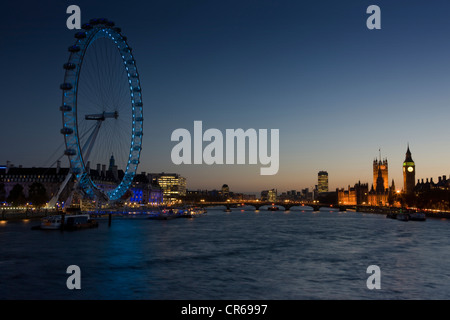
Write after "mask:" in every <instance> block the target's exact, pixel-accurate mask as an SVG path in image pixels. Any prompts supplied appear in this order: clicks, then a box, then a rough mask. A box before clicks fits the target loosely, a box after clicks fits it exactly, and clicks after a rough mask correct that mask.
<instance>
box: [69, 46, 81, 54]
mask: <svg viewBox="0 0 450 320" xmlns="http://www.w3.org/2000/svg"><path fill="white" fill-rule="evenodd" d="M69 51H70V52H78V51H80V47H79V46H77V45H74V46H70V47H69Z"/></svg>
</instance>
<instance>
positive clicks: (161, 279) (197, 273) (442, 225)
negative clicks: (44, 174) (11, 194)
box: [0, 210, 450, 300]
mask: <svg viewBox="0 0 450 320" xmlns="http://www.w3.org/2000/svg"><path fill="white" fill-rule="evenodd" d="M37 224H38V221H28V222H26V221H16V222H11V221H9V222H7V223H3V224H0V244H1V247H0V299H89V300H90V299H108V300H109V299H133V300H137V299H152V300H153V299H164V300H172V299H177V300H178V299H214V300H218V299H258V300H259V299H271V300H272V299H273V300H280V299H283V300H285V299H288V300H290V299H450V237H449V235H450V221H448V220H437V219H428V220H427V221H425V222H415V221H409V222H402V221H397V220H391V219H386V218H385V217H384V216H382V215H375V214H363V213H355V212H341V213H338V212H269V211H260V212H258V211H257V212H239V211H237V212H230V213H226V212H223V211H222V210H217V211H216V210H209V211H208V213H207V215H205V216H202V217H199V218H195V219H175V220H170V221H157V220H148V219H143V218H113V220H112V224H111V226H108V221H107V220H106V219H105V220H99V227H98V228H96V229H86V230H79V231H72V232H70V231H64V232H61V231H43V230H31V227H32V226H34V225H37ZM70 265H77V266H78V267H79V268H80V271H81V277H80V283H81V289H80V290H76V289H74V290H69V289H68V288H67V286H66V280H67V279H68V277H69V276H70V274H68V273H67V272H66V271H67V267H68V266H70ZM370 265H376V266H378V267H379V268H380V275H381V277H380V278H379V280H380V282H379V283H380V284H381V288H380V289H373V290H370V289H369V288H368V287H367V284H366V283H367V279H368V278H369V276H370V275H371V274H369V273H367V268H368V267H369V266H370Z"/></svg>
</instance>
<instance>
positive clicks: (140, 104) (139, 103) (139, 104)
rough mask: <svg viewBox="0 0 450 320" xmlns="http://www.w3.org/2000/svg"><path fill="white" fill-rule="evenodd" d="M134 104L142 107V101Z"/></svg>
mask: <svg viewBox="0 0 450 320" xmlns="http://www.w3.org/2000/svg"><path fill="white" fill-rule="evenodd" d="M134 105H135V106H136V107H142V102H136V103H135V104H134Z"/></svg>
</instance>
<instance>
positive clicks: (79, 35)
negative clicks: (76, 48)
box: [75, 32, 86, 39]
mask: <svg viewBox="0 0 450 320" xmlns="http://www.w3.org/2000/svg"><path fill="white" fill-rule="evenodd" d="M75 38H77V39H84V38H86V32H77V33H75Z"/></svg>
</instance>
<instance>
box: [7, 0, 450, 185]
mask: <svg viewBox="0 0 450 320" xmlns="http://www.w3.org/2000/svg"><path fill="white" fill-rule="evenodd" d="M71 4H76V5H78V6H80V8H81V17H82V21H83V22H87V21H89V19H91V18H97V17H106V18H108V19H110V20H113V21H114V22H115V23H116V25H118V26H120V27H121V28H122V33H123V34H124V35H126V36H127V37H128V43H129V44H130V46H131V47H133V54H134V57H135V59H136V61H137V67H138V69H139V72H140V78H141V84H142V94H143V101H144V138H143V151H142V154H141V164H140V167H139V170H138V171H146V172H162V171H164V172H177V173H180V174H182V175H183V176H185V177H186V178H187V182H188V189H199V188H201V189H214V188H220V187H221V186H222V184H224V183H227V184H228V185H229V186H230V189H231V191H236V192H260V191H261V190H263V189H269V188H277V189H278V191H279V192H281V191H285V190H290V189H296V190H300V189H301V188H305V187H309V188H312V187H313V186H314V185H315V184H317V173H318V171H320V170H326V171H328V174H329V183H330V189H331V190H334V189H335V188H337V187H339V188H340V187H347V185H349V184H350V185H353V184H354V183H355V182H357V181H358V180H361V182H369V183H371V181H372V161H373V159H374V158H375V157H377V156H378V149H379V148H381V152H382V157H383V158H384V157H387V158H388V161H389V180H391V179H394V180H395V183H396V187H397V188H401V187H402V171H401V170H402V161H403V159H404V157H405V152H406V147H407V143H408V142H409V144H410V149H411V152H412V157H413V159H414V161H415V162H416V170H417V173H416V178H428V177H433V178H434V180H437V178H438V176H440V175H447V176H450V168H449V165H448V164H449V163H448V162H449V160H448V159H450V149H449V142H448V137H449V136H450V126H449V120H450V90H449V89H450V21H449V19H448V12H450V3H449V2H448V1H447V0H434V1H432V2H431V1H424V0H421V1H414V0H408V1H400V0H397V1H381V0H377V1H365V0H344V1H332V0H329V1H325V0H316V1H302V0H292V1H288V0H277V1H275V0H273V1H269V0H258V1H256V0H239V1H237V0H227V1H211V0H210V1H196V0H179V1H175V0H161V1H151V0H149V1H70V2H69V1H52V2H50V1H39V2H36V1H33V2H32V1H21V2H17V1H16V2H13V1H11V2H9V3H2V9H1V13H0V30H1V31H0V32H1V38H0V39H1V41H2V45H1V49H2V50H1V51H0V57H1V59H0V70H1V71H2V72H1V75H0V108H1V117H0V134H1V140H0V141H1V147H0V165H3V164H5V163H6V161H7V160H9V161H11V162H12V163H14V164H15V165H20V164H21V165H23V166H37V167H39V166H48V165H50V164H51V162H52V160H55V159H56V158H57V157H58V155H59V154H58V152H62V149H61V148H60V147H61V145H62V143H63V137H62V135H61V134H60V133H59V130H60V128H61V127H62V123H61V114H60V112H59V109H58V108H59V105H60V103H61V91H60V89H59V85H60V83H62V82H63V77H64V72H63V69H62V65H63V64H64V63H65V62H66V61H67V59H68V52H67V47H68V46H69V45H71V44H73V43H74V38H73V35H74V33H75V31H74V30H68V29H67V28H66V19H67V18H68V16H69V15H68V14H66V8H67V7H68V6H69V5H71ZM371 4H376V5H378V6H380V8H381V27H382V29H381V30H369V29H367V27H366V20H367V18H368V17H369V15H368V14H366V9H367V7H368V6H369V5H371ZM195 120H201V121H203V128H204V130H206V129H208V128H217V129H219V130H221V131H222V132H223V133H225V129H237V128H242V129H244V130H246V129H248V128H254V129H279V130H280V155H279V157H280V169H279V171H278V174H276V175H274V176H261V175H260V174H259V172H260V171H259V170H260V167H261V165H260V164H257V165H226V164H225V165H212V166H208V165H205V164H203V165H180V166H177V165H174V164H173V163H172V161H171V158H170V154H171V150H172V148H173V147H174V146H175V144H176V143H175V142H172V141H171V140H170V137H171V134H172V132H173V131H174V130H175V129H178V128H186V129H188V130H189V131H190V132H191V133H193V124H194V121H195ZM205 145H206V144H205ZM58 148H59V151H58ZM107 160H108V159H105V163H107ZM63 164H65V165H67V161H64V163H63ZM369 185H370V184H369Z"/></svg>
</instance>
